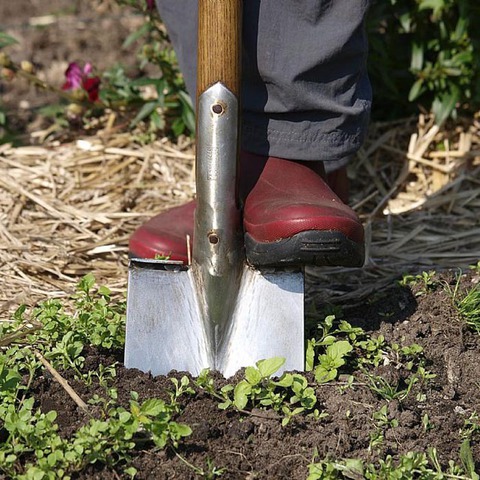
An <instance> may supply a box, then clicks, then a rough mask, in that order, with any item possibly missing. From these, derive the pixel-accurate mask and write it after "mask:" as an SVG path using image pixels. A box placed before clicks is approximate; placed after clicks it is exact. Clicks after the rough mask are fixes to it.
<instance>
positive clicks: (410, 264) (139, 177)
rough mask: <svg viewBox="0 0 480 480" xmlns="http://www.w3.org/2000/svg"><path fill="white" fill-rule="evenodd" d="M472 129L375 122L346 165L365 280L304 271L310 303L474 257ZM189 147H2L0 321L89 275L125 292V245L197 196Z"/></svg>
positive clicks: (479, 242)
mask: <svg viewBox="0 0 480 480" xmlns="http://www.w3.org/2000/svg"><path fill="white" fill-rule="evenodd" d="M479 132H480V125H479V123H478V122H477V120H474V121H470V122H467V121H465V122H458V123H457V124H456V125H454V126H450V127H449V128H448V129H445V130H439V129H438V128H437V127H435V126H433V125H432V124H431V123H429V122H427V121H426V119H425V118H423V117H421V118H420V121H419V122H418V123H417V121H413V120H406V121H402V122H397V123H386V124H374V125H372V127H371V132H370V137H369V138H368V140H367V142H366V144H365V146H364V148H363V149H362V150H361V151H360V152H359V153H358V156H357V158H356V159H355V161H354V162H352V165H351V170H350V173H351V175H352V177H353V179H352V186H353V195H352V199H353V203H354V205H355V208H356V209H357V211H358V212H359V214H360V215H361V217H362V219H363V221H364V223H365V227H366V232H367V250H368V260H367V264H366V266H365V268H364V269H363V270H361V271H360V270H358V269H356V270H352V271H349V270H341V271H339V269H309V271H308V275H307V278H308V281H309V282H308V284H309V294H310V295H311V296H313V297H314V298H316V299H318V300H319V301H324V300H326V299H328V300H330V301H337V302H348V303H350V304H351V303H352V302H353V303H355V302H356V301H360V300H361V299H362V298H363V297H364V295H365V294H368V293H369V292H372V291H375V290H378V289H380V288H382V287H383V286H384V285H386V284H388V283H389V282H391V281H392V279H393V278H397V277H398V276H399V275H400V274H402V273H405V272H407V271H415V270H420V269H443V268H450V267H466V266H467V265H469V264H471V263H476V262H477V261H478V259H479V258H480V235H479V233H480V222H479V220H478V219H479V218H480V196H479V194H480V175H479V173H480V133H479ZM193 159H194V155H193V145H192V143H191V142H190V141H189V140H187V139H181V140H180V141H179V143H178V144H176V145H174V144H171V143H170V142H169V141H167V140H166V139H162V140H158V141H157V142H155V143H153V144H150V145H147V146H143V145H140V144H138V143H137V142H136V141H135V138H133V137H132V136H131V135H129V134H108V133H103V134H102V133H100V134H98V135H96V136H95V137H88V138H85V139H81V140H77V141H76V142H74V143H69V144H52V145H47V146H41V147H38V146H30V147H21V148H12V147H11V146H8V145H4V146H2V147H1V148H0V238H1V243H0V266H1V271H2V279H3V288H2V289H1V292H0V316H1V317H3V318H5V317H7V316H8V315H9V313H7V312H10V311H11V310H12V308H14V307H15V306H17V305H18V304H20V303H27V304H32V303H35V302H37V301H39V300H42V299H46V298H48V297H53V296H55V297H58V296H65V295H69V294H70V293H71V292H72V291H73V288H74V285H75V283H76V282H77V281H78V280H79V278H81V277H82V276H83V275H85V274H86V273H88V272H93V273H94V274H95V275H96V277H97V278H98V280H99V281H100V282H102V283H104V284H107V285H108V286H109V287H111V288H112V290H113V291H115V292H118V293H123V292H125V289H126V273H127V251H128V247H127V245H128V237H129V235H130V234H131V233H132V231H133V230H134V229H135V228H136V227H137V226H138V225H139V224H140V223H141V222H142V221H144V220H145V219H146V218H148V217H149V216H151V215H153V214H155V213H158V212H160V211H162V210H164V209H165V208H167V207H169V206H173V205H178V204H181V203H183V202H185V201H187V200H189V199H190V198H192V197H193V195H194V181H193Z"/></svg>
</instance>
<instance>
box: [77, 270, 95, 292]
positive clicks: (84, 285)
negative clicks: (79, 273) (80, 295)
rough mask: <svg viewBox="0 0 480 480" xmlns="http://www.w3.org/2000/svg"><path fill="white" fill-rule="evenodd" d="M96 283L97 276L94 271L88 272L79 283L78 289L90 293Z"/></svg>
mask: <svg viewBox="0 0 480 480" xmlns="http://www.w3.org/2000/svg"><path fill="white" fill-rule="evenodd" d="M94 285H95V276H94V275H93V273H87V275H85V276H84V277H83V278H82V279H81V280H80V282H79V283H78V289H79V290H80V291H82V292H85V293H89V292H90V290H91V289H92V287H93V286H94Z"/></svg>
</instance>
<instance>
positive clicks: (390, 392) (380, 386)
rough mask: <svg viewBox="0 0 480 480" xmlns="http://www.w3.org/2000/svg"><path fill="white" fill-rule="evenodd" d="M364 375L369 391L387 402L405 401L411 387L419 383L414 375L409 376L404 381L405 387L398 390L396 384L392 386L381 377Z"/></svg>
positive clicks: (398, 386)
mask: <svg viewBox="0 0 480 480" xmlns="http://www.w3.org/2000/svg"><path fill="white" fill-rule="evenodd" d="M365 375H366V377H367V379H368V382H369V384H370V389H371V390H372V391H373V392H375V393H376V394H377V395H378V396H379V397H381V398H383V399H384V400H387V401H388V402H390V401H392V400H399V401H403V400H405V399H406V398H407V396H408V394H409V393H410V391H411V389H412V387H413V385H414V384H415V383H417V382H418V381H419V378H418V377H417V376H416V375H410V377H409V378H408V379H407V380H406V387H405V388H400V385H399V384H398V383H397V384H396V385H392V384H390V383H389V382H388V381H387V380H385V379H384V378H383V377H380V376H378V375H370V374H368V373H365Z"/></svg>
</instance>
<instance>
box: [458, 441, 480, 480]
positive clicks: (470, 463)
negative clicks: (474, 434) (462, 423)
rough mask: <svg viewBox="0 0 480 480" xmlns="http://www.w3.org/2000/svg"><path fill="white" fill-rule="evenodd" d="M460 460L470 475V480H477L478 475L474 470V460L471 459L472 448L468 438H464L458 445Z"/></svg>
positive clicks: (479, 477)
mask: <svg viewBox="0 0 480 480" xmlns="http://www.w3.org/2000/svg"><path fill="white" fill-rule="evenodd" d="M460 460H461V461H462V464H463V466H464V468H465V470H466V471H467V472H468V474H469V475H470V478H471V479H472V480H479V479H480V476H479V475H478V474H477V473H476V472H475V462H474V460H473V454H472V448H471V446H470V440H469V439H468V438H466V439H465V440H464V441H463V442H462V444H461V445H460Z"/></svg>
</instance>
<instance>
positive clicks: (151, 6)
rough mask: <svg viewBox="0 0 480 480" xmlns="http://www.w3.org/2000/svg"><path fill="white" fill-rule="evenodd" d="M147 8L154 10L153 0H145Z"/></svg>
mask: <svg viewBox="0 0 480 480" xmlns="http://www.w3.org/2000/svg"><path fill="white" fill-rule="evenodd" d="M145 3H146V4H147V10H155V0H145Z"/></svg>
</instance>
